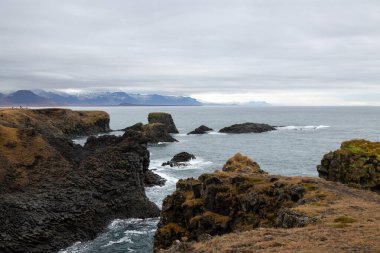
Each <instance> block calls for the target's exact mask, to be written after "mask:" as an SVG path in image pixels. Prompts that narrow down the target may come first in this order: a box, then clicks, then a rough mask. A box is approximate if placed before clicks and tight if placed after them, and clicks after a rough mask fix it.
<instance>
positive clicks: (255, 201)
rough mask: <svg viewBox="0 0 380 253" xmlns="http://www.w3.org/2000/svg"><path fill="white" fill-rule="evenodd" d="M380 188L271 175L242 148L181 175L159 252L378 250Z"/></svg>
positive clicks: (167, 204)
mask: <svg viewBox="0 0 380 253" xmlns="http://www.w3.org/2000/svg"><path fill="white" fill-rule="evenodd" d="M379 210H380V195H379V194H377V193H374V192H370V191H366V190H361V189H355V188H352V187H348V186H345V185H343V184H339V183H336V182H330V181H326V180H322V179H318V178H310V177H284V176H271V175H269V174H267V173H266V172H264V171H263V170H261V169H260V167H259V165H258V164H257V163H255V162H254V161H252V160H251V159H249V158H248V157H245V156H242V155H240V154H237V155H235V156H234V157H233V158H231V159H230V160H228V162H227V163H226V164H225V166H224V167H223V170H222V171H215V172H214V173H212V174H203V175H201V176H200V177H199V178H198V179H193V178H190V179H186V180H180V181H179V182H178V183H177V189H176V191H175V192H174V193H173V194H172V195H170V196H168V197H167V198H166V199H165V200H164V202H163V208H162V212H161V219H160V222H159V225H158V230H157V232H156V234H155V240H154V247H155V248H154V250H155V252H160V253H174V252H176V253H177V252H186V253H195V252H196V253H201V252H202V253H230V252H263V253H264V252H265V253H269V252H316V251H318V252H339V253H343V252H361V251H366V252H378V251H379V250H380V242H379V240H378V239H377V238H379V236H380V212H379Z"/></svg>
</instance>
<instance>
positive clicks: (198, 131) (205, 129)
mask: <svg viewBox="0 0 380 253" xmlns="http://www.w3.org/2000/svg"><path fill="white" fill-rule="evenodd" d="M212 130H213V129H212V128H209V127H207V126H205V125H201V126H200V127H197V128H195V129H194V130H193V131H191V132H190V133H188V135H190V134H207V133H208V132H210V131H212Z"/></svg>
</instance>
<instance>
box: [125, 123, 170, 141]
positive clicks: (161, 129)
mask: <svg viewBox="0 0 380 253" xmlns="http://www.w3.org/2000/svg"><path fill="white" fill-rule="evenodd" d="M125 130H134V131H138V132H140V133H142V135H143V136H144V137H145V138H146V140H147V142H149V143H152V144H157V143H159V142H177V140H176V139H174V138H173V137H172V136H171V135H170V134H169V133H168V131H167V130H166V126H165V125H163V124H161V123H151V124H146V125H144V124H143V123H137V124H135V125H133V126H130V127H127V128H126V129H125Z"/></svg>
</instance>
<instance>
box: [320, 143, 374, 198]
mask: <svg viewBox="0 0 380 253" xmlns="http://www.w3.org/2000/svg"><path fill="white" fill-rule="evenodd" d="M317 170H318V173H319V177H321V178H324V179H326V180H329V181H337V182H341V183H343V184H348V185H350V186H354V187H357V188H363V189H368V190H372V191H375V192H378V193H380V142H371V141H367V140H351V141H346V142H343V143H342V145H341V148H340V149H339V150H336V151H334V152H330V153H328V154H326V155H325V156H324V157H323V159H322V161H321V164H320V165H318V167H317Z"/></svg>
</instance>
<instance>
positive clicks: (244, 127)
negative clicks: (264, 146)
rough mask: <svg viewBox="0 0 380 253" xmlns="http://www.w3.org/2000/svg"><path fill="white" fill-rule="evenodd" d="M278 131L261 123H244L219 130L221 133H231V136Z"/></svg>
mask: <svg viewBox="0 0 380 253" xmlns="http://www.w3.org/2000/svg"><path fill="white" fill-rule="evenodd" d="M273 130H276V128H275V127H273V126H270V125H268V124H259V123H243V124H235V125H232V126H229V127H225V128H222V129H220V130H219V132H220V133H230V134H243V133H263V132H268V131H273Z"/></svg>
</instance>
